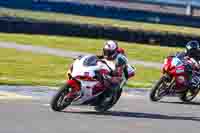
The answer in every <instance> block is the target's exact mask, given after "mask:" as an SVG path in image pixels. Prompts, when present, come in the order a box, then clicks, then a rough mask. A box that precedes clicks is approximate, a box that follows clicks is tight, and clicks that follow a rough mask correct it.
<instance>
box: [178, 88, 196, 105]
mask: <svg viewBox="0 0 200 133" xmlns="http://www.w3.org/2000/svg"><path fill="white" fill-rule="evenodd" d="M199 91H200V90H199V88H196V90H194V91H191V90H190V89H188V90H187V91H186V92H184V93H183V95H181V96H180V100H181V101H183V102H191V101H192V100H193V99H194V98H195V97H196V96H197V95H198V93H199Z"/></svg>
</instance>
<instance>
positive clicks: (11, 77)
mask: <svg viewBox="0 0 200 133" xmlns="http://www.w3.org/2000/svg"><path fill="white" fill-rule="evenodd" d="M72 62H73V60H72V59H70V58H62V57H57V56H50V55H44V54H33V53H29V52H19V51H16V50H15V49H6V48H0V84H15V85H44V86H58V85H61V84H62V83H63V81H64V80H65V72H66V70H67V66H68V65H69V64H70V63H72ZM136 68H137V73H136V76H135V77H134V78H132V79H131V80H130V81H129V82H128V86H129V87H150V86H152V83H153V82H154V81H155V80H157V79H158V78H159V75H160V72H159V70H157V69H150V68H145V67H142V66H136Z"/></svg>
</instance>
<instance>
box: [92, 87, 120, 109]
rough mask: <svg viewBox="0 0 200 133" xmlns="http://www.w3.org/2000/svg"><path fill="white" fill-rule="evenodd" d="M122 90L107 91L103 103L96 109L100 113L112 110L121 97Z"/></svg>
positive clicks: (103, 96)
mask: <svg viewBox="0 0 200 133" xmlns="http://www.w3.org/2000/svg"><path fill="white" fill-rule="evenodd" d="M121 93H122V88H120V89H118V88H114V89H110V90H107V91H106V92H105V94H104V95H102V99H103V100H102V101H101V102H100V104H99V105H97V106H95V107H94V109H95V110H96V111H98V112H106V111H108V110H109V109H111V108H112V107H113V106H114V105H115V104H116V103H117V101H118V100H119V98H120V97H121Z"/></svg>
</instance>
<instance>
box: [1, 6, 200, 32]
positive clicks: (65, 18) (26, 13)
mask: <svg viewBox="0 0 200 133" xmlns="http://www.w3.org/2000/svg"><path fill="white" fill-rule="evenodd" d="M0 16H1V17H18V18H23V19H27V20H36V21H37V20H39V21H53V22H70V23H80V24H95V25H103V26H115V27H121V28H129V29H135V30H144V31H155V32H162V33H163V32H168V33H181V34H188V35H200V29H199V28H191V27H183V26H173V25H164V24H150V23H143V22H134V21H121V20H116V19H103V18H95V17H86V16H78V15H70V14H61V13H52V12H38V11H30V10H19V9H9V8H2V7H0Z"/></svg>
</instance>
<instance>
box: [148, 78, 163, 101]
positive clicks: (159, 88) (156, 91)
mask: <svg viewBox="0 0 200 133" xmlns="http://www.w3.org/2000/svg"><path fill="white" fill-rule="evenodd" d="M165 87H166V83H165V77H164V76H163V77H161V78H160V80H158V82H157V83H156V84H155V85H154V86H153V88H152V90H151V92H150V100H151V101H159V100H160V99H161V98H162V97H163V96H164V95H165V94H166V88H165Z"/></svg>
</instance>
